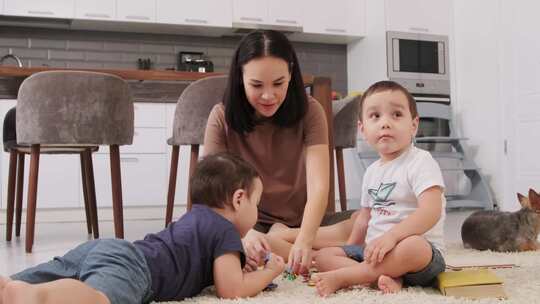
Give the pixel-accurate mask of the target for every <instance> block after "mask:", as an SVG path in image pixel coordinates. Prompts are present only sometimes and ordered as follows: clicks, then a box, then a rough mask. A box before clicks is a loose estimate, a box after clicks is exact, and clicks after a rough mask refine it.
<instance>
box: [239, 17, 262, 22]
mask: <svg viewBox="0 0 540 304" xmlns="http://www.w3.org/2000/svg"><path fill="white" fill-rule="evenodd" d="M240 20H243V21H255V22H262V21H263V20H262V18H258V17H240Z"/></svg>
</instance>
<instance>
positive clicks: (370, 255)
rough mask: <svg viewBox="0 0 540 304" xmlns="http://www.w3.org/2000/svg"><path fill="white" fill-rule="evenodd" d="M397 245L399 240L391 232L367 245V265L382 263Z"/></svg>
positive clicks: (365, 257) (365, 252)
mask: <svg viewBox="0 0 540 304" xmlns="http://www.w3.org/2000/svg"><path fill="white" fill-rule="evenodd" d="M396 244H397V239H396V238H395V237H394V235H393V234H392V233H391V232H386V233H385V234H383V235H381V236H380V237H378V238H376V239H374V240H373V241H371V242H369V244H367V246H366V248H365V249H364V260H365V261H366V262H367V263H381V262H382V261H383V259H384V256H385V255H386V254H387V253H388V252H390V250H392V249H394V247H396Z"/></svg>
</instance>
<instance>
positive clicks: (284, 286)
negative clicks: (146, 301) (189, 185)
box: [169, 244, 540, 304]
mask: <svg viewBox="0 0 540 304" xmlns="http://www.w3.org/2000/svg"><path fill="white" fill-rule="evenodd" d="M447 248H448V252H447V255H446V261H447V263H448V264H450V265H456V264H460V265H466V264H478V263H481V264H484V265H486V264H516V265H518V266H519V267H516V268H510V269H508V268H505V269H494V270H493V271H495V272H496V273H497V275H499V276H500V277H501V278H502V279H503V280H504V289H505V291H506V293H507V295H508V299H507V300H497V299H481V300H468V299H463V298H460V299H458V298H452V297H445V296H442V295H441V294H440V293H439V292H438V290H436V289H431V288H418V287H412V288H406V289H403V290H402V291H400V292H399V293H396V294H391V295H384V294H382V293H381V292H379V291H377V290H373V289H369V288H355V289H352V290H345V291H340V292H338V293H336V294H334V295H332V296H330V297H327V298H324V299H323V298H321V297H319V296H318V295H317V294H316V291H315V289H314V287H309V286H308V285H307V284H306V283H302V280H301V279H296V280H295V281H288V280H285V279H282V278H281V277H279V278H277V279H276V280H274V283H277V284H278V285H279V286H278V288H277V289H276V290H274V291H270V292H263V293H261V294H259V295H258V296H256V297H253V298H248V299H237V300H220V299H218V298H217V297H216V296H215V291H214V289H213V288H208V289H206V290H204V291H203V293H202V294H201V295H199V296H197V297H195V298H192V299H188V300H185V301H183V302H169V303H186V304H187V303H208V304H211V303H263V304H264V303H268V304H277V303H287V304H293V303H328V304H330V303H343V304H350V303H385V304H386V303H389V304H391V303H396V304H402V303H475V304H485V303H497V304H503V303H516V304H517V303H519V304H533V303H540V251H535V252H521V253H497V252H490V251H485V252H480V251H476V250H469V249H464V248H463V246H462V245H461V244H448V246H447Z"/></svg>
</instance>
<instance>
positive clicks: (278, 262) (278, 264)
mask: <svg viewBox="0 0 540 304" xmlns="http://www.w3.org/2000/svg"><path fill="white" fill-rule="evenodd" d="M264 268H265V269H270V270H272V271H273V272H274V273H275V274H276V275H279V274H280V273H282V272H283V271H284V270H285V261H284V260H283V258H282V257H280V256H279V255H277V254H270V257H269V259H268V262H266V265H265V266H264Z"/></svg>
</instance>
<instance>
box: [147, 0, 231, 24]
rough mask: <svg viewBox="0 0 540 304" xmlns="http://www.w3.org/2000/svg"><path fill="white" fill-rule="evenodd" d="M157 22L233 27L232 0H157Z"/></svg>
mask: <svg viewBox="0 0 540 304" xmlns="http://www.w3.org/2000/svg"><path fill="white" fill-rule="evenodd" d="M157 22H159V23H168V24H181V25H194V26H214V27H231V24H232V8H231V0H219V1H214V0H198V1H189V2H188V1H178V0H157Z"/></svg>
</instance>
